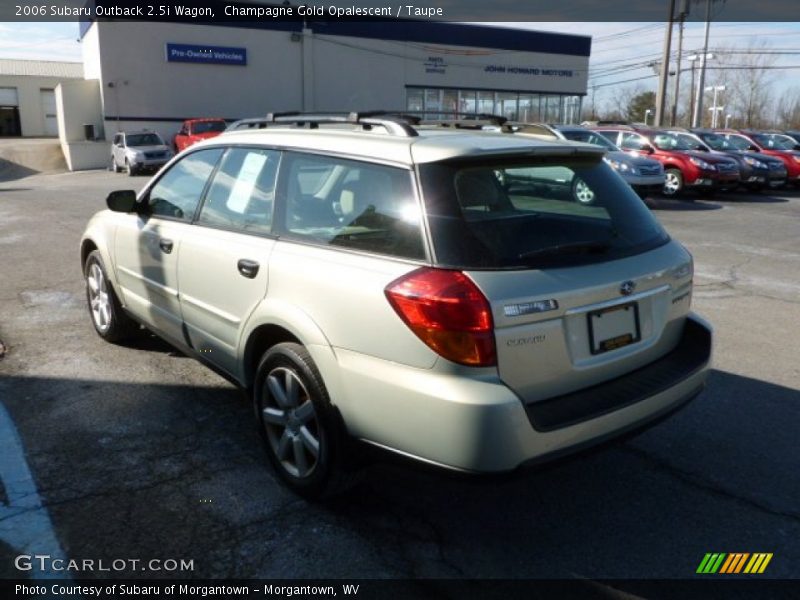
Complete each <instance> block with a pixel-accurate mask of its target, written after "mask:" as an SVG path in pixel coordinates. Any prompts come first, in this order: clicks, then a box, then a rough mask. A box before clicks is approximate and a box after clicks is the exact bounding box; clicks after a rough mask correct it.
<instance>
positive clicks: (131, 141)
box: [125, 133, 164, 146]
mask: <svg viewBox="0 0 800 600" xmlns="http://www.w3.org/2000/svg"><path fill="white" fill-rule="evenodd" d="M125 142H126V143H127V144H128V146H163V145H164V142H163V141H162V140H161V138H160V137H158V135H156V134H155V133H137V134H135V135H128V136H126V137H125Z"/></svg>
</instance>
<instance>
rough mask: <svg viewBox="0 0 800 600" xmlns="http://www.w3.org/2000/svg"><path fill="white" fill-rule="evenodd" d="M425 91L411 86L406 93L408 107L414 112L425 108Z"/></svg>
mask: <svg viewBox="0 0 800 600" xmlns="http://www.w3.org/2000/svg"><path fill="white" fill-rule="evenodd" d="M424 98H425V97H424V91H423V90H421V89H420V88H411V89H409V90H408V92H407V94H406V108H407V109H408V110H410V111H412V112H422V111H423V110H424V108H425V101H424Z"/></svg>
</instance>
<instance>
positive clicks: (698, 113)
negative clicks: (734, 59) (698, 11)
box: [692, 0, 712, 127]
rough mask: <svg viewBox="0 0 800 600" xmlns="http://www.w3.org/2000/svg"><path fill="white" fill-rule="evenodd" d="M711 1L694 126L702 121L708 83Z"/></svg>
mask: <svg viewBox="0 0 800 600" xmlns="http://www.w3.org/2000/svg"><path fill="white" fill-rule="evenodd" d="M711 2H712V0H706V32H705V41H704V42H703V53H702V55H701V56H700V79H699V80H698V83H697V97H696V98H695V101H694V115H693V117H692V127H697V126H698V125H697V122H698V121H702V119H703V117H702V115H703V91H704V89H705V84H706V60H707V59H708V34H709V30H710V28H711Z"/></svg>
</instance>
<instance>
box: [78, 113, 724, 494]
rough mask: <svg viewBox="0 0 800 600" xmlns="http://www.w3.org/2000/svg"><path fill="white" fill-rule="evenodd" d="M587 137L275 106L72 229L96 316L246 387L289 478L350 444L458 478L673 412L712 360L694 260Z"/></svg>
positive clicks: (342, 473)
mask: <svg viewBox="0 0 800 600" xmlns="http://www.w3.org/2000/svg"><path fill="white" fill-rule="evenodd" d="M603 154H604V152H603V150H602V149H601V148H599V147H597V146H592V145H589V144H577V143H573V142H564V141H558V140H534V139H531V138H525V137H521V136H517V135H508V134H503V133H484V132H480V131H459V130H453V129H451V130H447V129H444V128H425V127H414V126H412V125H410V124H409V122H407V121H404V120H403V119H401V118H389V117H385V116H384V117H379V116H375V115H371V116H363V115H358V114H355V113H354V114H351V115H348V116H326V115H313V116H304V115H298V116H296V117H292V116H282V117H275V116H268V117H267V118H266V119H264V123H263V128H254V129H248V130H242V131H232V132H229V133H224V134H222V135H221V136H218V137H216V138H213V139H212V140H209V141H206V142H201V143H198V144H196V145H193V146H192V147H191V148H190V149H189V150H187V151H186V152H184V153H182V154H181V155H179V156H178V157H177V158H175V159H174V160H173V161H172V162H171V163H170V164H168V165H167V166H166V167H165V168H164V169H162V170H161V172H159V173H158V175H156V176H155V177H154V178H153V179H152V180H151V181H150V182H149V183H148V184H147V185H146V186H145V187H144V189H143V190H142V191H141V192H140V193H139V194H138V195H137V194H135V193H134V192H132V191H120V192H114V193H112V194H110V195H109V197H108V199H107V204H108V207H109V209H110V210H104V211H101V212H99V213H97V214H96V215H95V216H94V217H92V219H91V220H90V222H89V224H88V226H87V228H86V231H85V233H84V235H83V238H82V240H81V248H80V250H81V253H80V254H81V262H82V267H83V272H84V274H85V278H86V294H87V300H88V304H89V310H90V315H91V320H92V323H93V325H94V328H95V329H96V331H97V333H98V334H99V335H100V336H101V337H102V338H104V339H106V340H108V341H111V342H114V341H118V340H121V339H123V338H125V337H128V336H131V335H135V334H136V332H137V329H138V328H139V324H142V325H144V326H145V327H146V328H148V329H149V330H151V331H153V332H155V333H156V334H158V335H159V336H161V337H163V338H164V339H165V340H167V341H169V342H170V343H171V344H174V345H175V346H176V347H178V348H180V349H181V350H182V351H184V352H185V353H187V354H189V355H191V356H194V357H196V358H197V359H199V360H201V361H203V362H204V363H207V364H208V365H210V366H211V367H213V368H214V369H215V370H217V371H219V372H221V373H224V374H225V375H226V376H227V377H228V378H230V379H231V380H232V381H234V382H235V383H236V384H237V385H239V386H241V387H243V388H245V389H247V390H248V391H249V393H250V395H251V397H252V400H253V404H254V407H255V414H256V417H257V419H258V423H259V427H260V431H261V433H262V435H263V438H264V442H265V448H266V452H267V454H268V457H269V459H270V461H271V463H272V464H273V466H274V468H275V469H276V472H277V473H278V475H279V476H280V478H281V479H282V480H283V481H284V482H285V483H286V484H287V485H288V486H290V487H291V488H293V489H294V490H296V491H297V492H299V493H301V494H305V495H319V494H323V493H328V492H330V491H331V490H332V489H335V488H336V487H337V486H338V485H339V484H340V483H341V482H342V481H344V480H345V479H347V477H346V476H347V474H348V473H349V472H350V468H349V464H350V463H349V462H348V457H349V456H351V455H350V454H349V452H348V448H351V447H352V445H353V443H354V442H353V440H360V441H361V442H366V443H369V444H372V445H375V446H378V447H380V448H383V449H388V450H390V451H393V452H396V453H399V454H402V455H404V456H406V457H412V458H415V459H418V460H420V461H423V462H426V463H429V464H434V465H439V466H442V467H447V468H450V469H455V470H459V471H468V472H501V471H510V470H514V469H516V468H517V467H520V466H522V465H527V464H531V463H537V462H540V461H543V460H547V459H550V458H553V457H555V456H559V455H561V454H564V453H567V452H572V451H575V450H577V449H579V448H582V447H584V446H587V445H590V444H594V443H597V442H599V441H602V440H606V439H608V438H611V437H613V436H617V435H619V434H622V433H623V432H629V431H633V430H638V429H640V428H642V427H645V426H648V425H650V424H653V423H654V422H656V421H657V420H659V418H660V417H663V416H665V415H667V414H669V413H671V412H672V411H674V410H676V409H677V408H678V407H681V406H682V405H684V404H685V403H686V402H688V401H689V400H690V399H691V398H693V397H694V396H695V395H697V394H698V393H699V392H700V391H701V390H702V389H703V386H704V384H705V381H706V375H707V371H708V368H709V363H710V360H711V337H712V334H711V329H710V327H709V325H708V324H707V323H706V322H705V321H703V320H702V319H701V318H699V317H698V316H696V315H695V314H693V313H692V312H691V311H690V304H691V298H692V277H693V265H692V258H691V256H690V255H689V253H688V252H687V251H686V250H685V249H684V248H683V246H681V245H680V244H679V243H677V242H676V241H674V240H672V239H671V238H670V236H669V235H668V234H667V232H666V231H664V229H663V228H662V227H661V225H659V223H658V222H657V221H656V219H655V218H654V217H653V216H652V215H651V214H650V212H649V211H648V210H647V208H646V207H645V206H644V205H643V204H642V202H641V201H640V200H639V199H638V198H637V197H636V195H635V194H634V193H633V192H632V191H631V189H630V187H629V186H627V185H626V184H625V183H624V182H623V180H622V179H621V178H619V177H618V176H617V175H616V174H615V173H614V171H613V170H612V168H611V167H610V166H609V165H608V164H606V163H605V162H604V161H603ZM576 182H581V184H582V185H583V186H585V187H587V188H588V189H590V190H591V192H592V194H593V201H592V202H591V203H585V202H581V201H580V200H579V199H578V198H577V197H576V193H579V192H580V190H581V189H582V188H580V186H578V185H576Z"/></svg>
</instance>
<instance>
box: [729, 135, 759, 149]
mask: <svg viewBox="0 0 800 600" xmlns="http://www.w3.org/2000/svg"><path fill="white" fill-rule="evenodd" d="M725 139H726V141H727V142H728V143H729V144H730V145H731V146H733V147H734V148H735V149H736V150H750V146H752V145H753V144H752V143H751V142H750V140H748V139H747V138H744V137H742V136H740V135H729V136H726V137H725Z"/></svg>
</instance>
